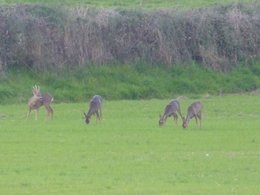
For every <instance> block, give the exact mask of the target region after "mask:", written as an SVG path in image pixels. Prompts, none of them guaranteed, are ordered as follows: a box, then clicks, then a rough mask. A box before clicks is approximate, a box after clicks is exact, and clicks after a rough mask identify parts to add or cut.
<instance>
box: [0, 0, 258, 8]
mask: <svg viewBox="0 0 260 195" xmlns="http://www.w3.org/2000/svg"><path fill="white" fill-rule="evenodd" d="M241 2H243V3H247V2H248V3H252V2H256V0H196V1H194V0H161V1H158V0H149V1H147V0H83V1H82V0H73V1H72V0H63V1H62V2H61V1H59V0H45V1H40V0H0V4H18V3H21V4H22V3H30V4H31V3H33V4H36V3H37V4H54V5H55V4H56V5H68V6H75V5H81V6H82V5H86V6H97V7H130V8H131V7H134V8H135V7H143V8H158V7H178V8H198V7H206V6H211V5H216V4H229V3H241Z"/></svg>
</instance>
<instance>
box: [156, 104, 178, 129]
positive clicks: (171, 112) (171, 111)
mask: <svg viewBox="0 0 260 195" xmlns="http://www.w3.org/2000/svg"><path fill="white" fill-rule="evenodd" d="M176 112H178V113H179V115H180V116H181V118H182V114H181V107H180V103H179V102H178V100H172V101H170V103H169V104H168V105H167V106H166V107H165V109H164V114H163V116H161V115H160V120H159V126H162V125H163V124H164V123H165V122H166V119H167V118H168V117H170V116H173V119H174V121H175V123H176V125H177V120H178V115H177V114H176Z"/></svg>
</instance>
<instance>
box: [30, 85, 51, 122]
mask: <svg viewBox="0 0 260 195" xmlns="http://www.w3.org/2000/svg"><path fill="white" fill-rule="evenodd" d="M32 92H33V96H32V97H31V98H30V99H29V102H28V108H29V110H28V114H27V118H28V117H29V115H30V113H31V111H32V110H35V111H36V113H35V120H37V119H38V115H39V109H40V107H41V106H42V105H44V107H45V109H46V111H47V116H50V117H51V118H52V117H53V109H52V108H51V106H50V104H51V102H52V101H53V97H52V96H51V95H50V94H48V93H44V94H43V95H42V94H41V91H40V87H39V86H37V85H35V86H33V89H32Z"/></svg>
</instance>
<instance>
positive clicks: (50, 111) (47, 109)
mask: <svg viewBox="0 0 260 195" xmlns="http://www.w3.org/2000/svg"><path fill="white" fill-rule="evenodd" d="M45 108H46V111H47V117H49V116H50V118H51V119H52V118H53V109H52V108H51V107H50V105H45Z"/></svg>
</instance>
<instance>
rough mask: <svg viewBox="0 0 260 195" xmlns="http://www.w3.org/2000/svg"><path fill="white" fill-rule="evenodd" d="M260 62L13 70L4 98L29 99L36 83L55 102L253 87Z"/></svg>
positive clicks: (0, 96) (0, 88)
mask: <svg viewBox="0 0 260 195" xmlns="http://www.w3.org/2000/svg"><path fill="white" fill-rule="evenodd" d="M259 69H260V63H255V64H252V65H251V67H245V66H242V65H241V66H237V67H236V68H234V69H233V71H231V72H229V73H223V72H214V71H211V70H208V69H206V68H204V67H202V66H200V65H198V64H193V65H187V66H185V65H175V66H171V67H168V68H162V67H157V66H154V67H151V66H150V65H143V64H140V65H104V66H96V65H92V66H87V67H81V68H80V67H78V68H75V69H70V68H68V69H64V70H61V71H58V72H51V71H46V72H37V71H32V70H30V71H29V70H28V69H13V70H9V72H8V73H7V74H6V78H5V79H2V80H1V83H0V103H2V104H3V103H25V102H26V101H27V100H28V98H29V97H30V96H31V88H32V86H33V85H35V84H37V85H40V86H41V89H42V91H48V92H50V93H51V94H52V95H53V96H54V97H55V101H56V102H82V101H86V100H87V99H89V98H90V97H91V96H92V95H94V94H100V95H102V96H104V97H105V98H106V99H149V98H171V97H176V96H178V95H190V94H206V93H209V94H220V93H240V92H249V91H252V90H255V89H257V88H259V87H260V76H259V72H260V71H259Z"/></svg>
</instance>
